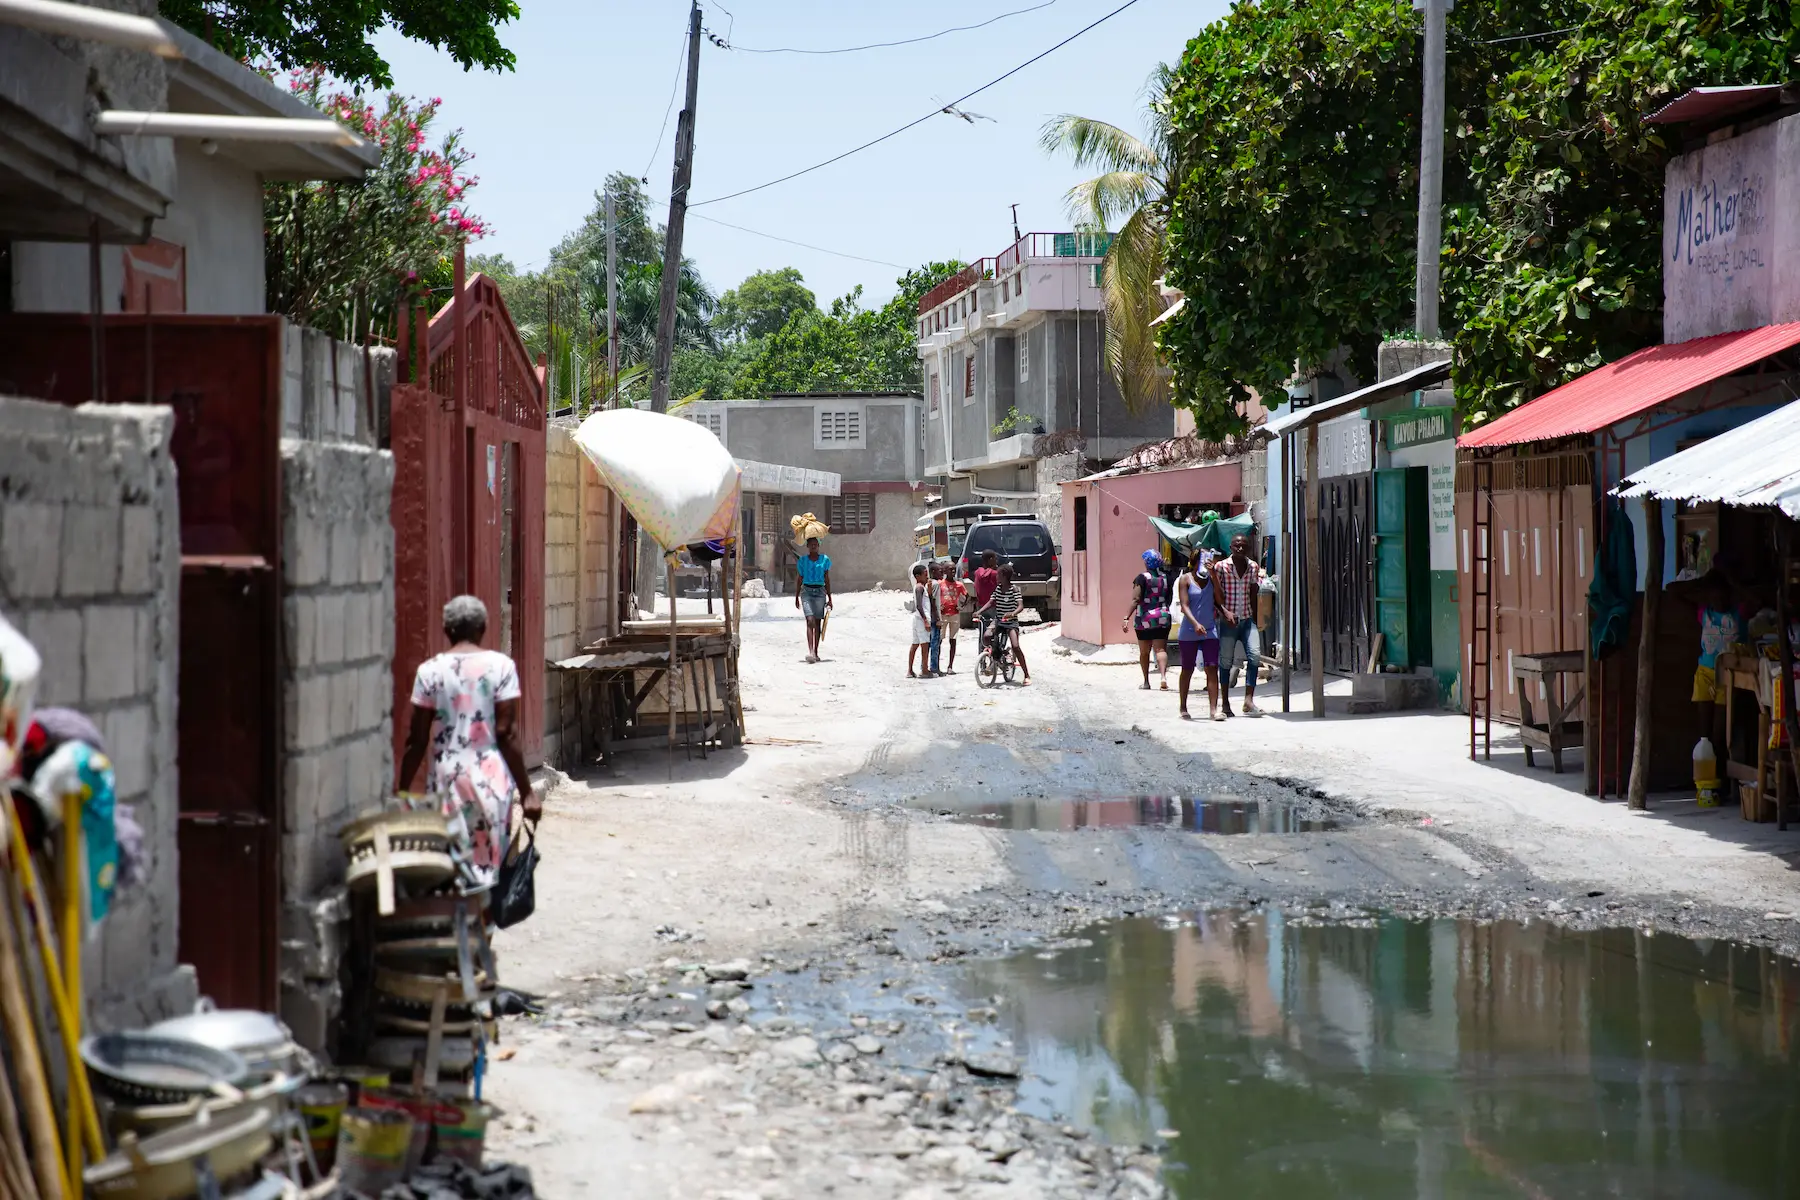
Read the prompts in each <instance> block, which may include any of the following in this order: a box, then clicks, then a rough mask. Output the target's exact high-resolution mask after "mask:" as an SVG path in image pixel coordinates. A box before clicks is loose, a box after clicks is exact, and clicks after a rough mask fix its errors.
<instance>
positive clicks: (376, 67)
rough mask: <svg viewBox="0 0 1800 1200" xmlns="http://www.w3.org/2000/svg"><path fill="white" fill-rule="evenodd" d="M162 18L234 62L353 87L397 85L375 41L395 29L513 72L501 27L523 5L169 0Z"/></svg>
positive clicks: (474, 0) (470, 64)
mask: <svg viewBox="0 0 1800 1200" xmlns="http://www.w3.org/2000/svg"><path fill="white" fill-rule="evenodd" d="M161 14H162V15H163V16H164V17H166V18H168V19H169V20H171V21H173V22H175V23H176V24H177V25H180V26H181V27H182V28H184V29H186V30H188V31H189V32H191V33H193V34H194V35H196V36H198V37H201V38H204V39H206V40H207V41H208V42H211V43H212V44H213V45H214V46H217V47H218V48H219V49H221V50H223V51H225V52H226V53H227V54H229V55H231V56H232V57H233V58H237V59H245V60H250V61H260V60H269V61H272V62H274V63H275V65H276V66H278V67H282V68H288V67H312V66H318V67H322V68H324V69H325V70H326V71H327V72H329V73H330V74H331V75H332V76H334V77H335V78H337V79H341V80H344V81H345V82H347V83H353V84H357V83H367V84H372V85H374V86H375V87H380V88H389V87H393V86H394V78H393V73H392V72H391V71H390V70H389V69H388V64H387V61H386V60H385V59H383V58H382V57H381V55H379V54H377V53H376V52H375V45H374V42H373V40H372V37H373V35H374V34H375V32H376V31H377V30H380V29H382V28H383V27H385V26H388V25H392V26H393V27H394V28H395V29H397V30H399V31H400V33H401V34H402V35H403V36H405V37H408V38H411V39H412V40H413V41H416V42H424V43H425V44H426V45H428V46H435V47H436V48H437V49H439V50H442V51H444V52H445V53H447V54H448V55H450V57H451V58H453V59H455V60H456V61H457V62H458V63H461V64H462V67H463V69H464V70H472V69H473V68H475V67H485V68H487V69H488V70H491V71H510V70H512V69H513V65H514V59H513V52H512V51H511V50H508V49H507V48H506V47H505V46H503V45H501V44H500V34H499V29H498V27H499V26H500V25H502V24H504V23H506V22H507V21H513V20H517V19H518V16H519V6H518V4H517V3H516V0H162V5H161Z"/></svg>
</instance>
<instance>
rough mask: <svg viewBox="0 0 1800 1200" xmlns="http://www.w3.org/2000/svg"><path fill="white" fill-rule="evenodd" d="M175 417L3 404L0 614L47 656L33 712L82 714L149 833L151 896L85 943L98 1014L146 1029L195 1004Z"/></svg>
mask: <svg viewBox="0 0 1800 1200" xmlns="http://www.w3.org/2000/svg"><path fill="white" fill-rule="evenodd" d="M173 428H174V414H173V413H172V412H171V410H169V409H167V408H159V407H144V406H136V405H95V404H86V405H82V406H81V407H80V408H75V409H71V408H64V407H62V406H60V405H54V404H42V403H38V402H36V401H31V400H17V399H10V398H0V612H4V613H5V615H6V618H7V620H9V621H10V622H12V623H13V625H14V626H16V627H17V628H19V629H20V630H21V631H22V632H23V633H24V634H25V635H26V636H27V637H28V638H30V639H31V640H32V642H33V643H34V644H35V645H36V647H37V649H38V652H39V653H40V655H41V656H42V657H43V660H44V669H43V676H42V679H41V681H40V686H39V689H38V697H37V699H38V703H39V704H41V705H61V706H67V707H70V708H76V709H79V710H81V711H82V712H85V713H87V714H88V716H89V717H91V718H92V719H93V721H94V723H95V724H96V725H98V726H99V728H100V732H101V734H102V736H103V737H105V739H106V743H107V750H108V752H109V753H110V755H111V757H112V760H113V769H114V773H115V776H116V782H117V788H118V800H119V802H120V803H122V804H130V805H132V806H133V807H134V808H135V809H136V815H137V819H138V822H139V823H140V824H141V825H142V826H143V828H144V834H145V850H146V854H147V858H148V864H147V866H148V870H147V875H146V882H145V884H144V886H143V887H142V888H140V889H138V890H135V891H133V892H130V893H127V894H124V895H122V896H121V897H120V898H119V900H118V903H117V904H116V905H115V907H114V909H113V911H112V912H111V913H110V914H109V915H108V917H107V918H106V921H105V922H104V924H103V925H102V926H101V927H100V929H99V931H98V934H97V936H96V938H95V939H94V941H92V942H91V943H90V944H89V947H88V951H87V955H88V957H87V959H86V962H85V965H84V969H85V971H86V987H87V993H88V1010H89V1015H90V1017H91V1018H92V1020H93V1021H94V1023H95V1024H96V1025H97V1026H98V1027H100V1028H108V1029H112V1028H122V1027H128V1026H138V1025H142V1024H144V1023H147V1022H150V1021H154V1020H159V1019H161V1018H163V1017H166V1016H172V1015H175V1014H178V1013H182V1012H186V1011H188V1010H189V1009H191V1008H192V1006H193V1003H194V1000H195V996H196V987H195V981H194V976H193V972H192V971H191V970H189V969H184V968H182V967H180V966H179V965H178V963H177V962H176V947H177V935H178V928H177V922H178V917H179V905H178V889H179V883H180V872H179V862H178V858H177V851H176V816H177V811H178V808H177V806H178V799H177V791H176V726H175V721H176V682H177V675H176V673H177V669H178V665H179V662H180V656H179V646H178V638H179V631H180V589H181V526H180V509H179V505H178V502H177V498H176V491H175V464H174V461H173V459H172V458H171V456H170V453H169V437H170V433H171V432H172V430H173Z"/></svg>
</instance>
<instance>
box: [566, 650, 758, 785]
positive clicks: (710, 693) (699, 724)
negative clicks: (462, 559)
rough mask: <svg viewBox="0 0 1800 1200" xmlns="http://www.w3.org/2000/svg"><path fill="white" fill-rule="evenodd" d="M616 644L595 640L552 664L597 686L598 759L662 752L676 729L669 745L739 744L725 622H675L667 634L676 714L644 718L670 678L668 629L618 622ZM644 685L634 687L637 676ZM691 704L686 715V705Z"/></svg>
mask: <svg viewBox="0 0 1800 1200" xmlns="http://www.w3.org/2000/svg"><path fill="white" fill-rule="evenodd" d="M621 624H622V632H621V633H620V634H619V635H618V636H617V637H608V638H601V639H600V640H599V641H597V642H595V643H593V644H592V645H590V646H587V647H585V648H584V650H583V652H582V653H581V654H578V655H575V656H574V657H573V658H566V659H563V660H562V661H560V662H557V663H555V664H553V666H554V667H555V669H556V670H559V671H573V672H580V673H581V674H582V675H583V676H584V677H585V678H586V679H587V680H588V681H590V682H593V683H595V684H597V685H598V686H599V689H600V702H599V708H600V710H601V711H600V712H599V714H598V721H597V728H596V729H595V734H596V739H597V741H598V743H599V745H598V750H599V752H600V754H601V755H602V756H607V755H611V754H615V753H618V752H619V751H621V750H628V749H636V748H647V747H653V746H665V745H667V744H668V727H669V723H670V722H675V723H676V729H675V733H676V744H677V745H681V746H685V747H687V748H689V749H699V750H700V751H701V753H702V754H704V753H705V752H706V749H707V747H709V746H735V745H737V744H739V743H740V742H741V741H742V740H743V729H742V727H741V726H740V724H739V720H738V715H737V714H738V710H737V694H738V686H739V684H738V678H737V664H736V658H735V656H734V655H733V654H732V646H731V641H732V638H731V634H730V633H729V632H728V631H727V628H726V624H725V618H724V617H723V616H715V617H700V616H695V617H683V618H681V619H680V620H679V621H678V622H676V626H675V641H676V654H675V664H674V669H675V670H676V672H677V673H678V681H679V682H678V684H677V687H676V688H675V689H674V690H675V691H676V692H677V693H678V694H679V695H680V696H681V697H682V699H681V700H680V701H678V708H679V709H681V710H683V711H676V712H670V713H657V712H646V711H644V705H645V701H647V700H649V699H650V698H651V697H652V696H654V695H655V694H657V691H658V689H659V687H662V686H664V685H665V679H666V676H667V675H668V673H669V670H670V663H669V632H668V631H669V622H668V621H666V620H662V621H655V620H651V621H625V622H622V623H621ZM640 674H644V675H645V676H646V677H645V678H643V679H642V680H640V679H639V675H640ZM688 696H692V697H693V701H694V704H693V707H692V708H689V707H688V705H687V702H686V697H688Z"/></svg>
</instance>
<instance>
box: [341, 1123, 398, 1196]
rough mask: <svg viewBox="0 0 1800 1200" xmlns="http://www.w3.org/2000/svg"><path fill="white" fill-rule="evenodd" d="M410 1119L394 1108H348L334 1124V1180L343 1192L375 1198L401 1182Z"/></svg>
mask: <svg viewBox="0 0 1800 1200" xmlns="http://www.w3.org/2000/svg"><path fill="white" fill-rule="evenodd" d="M412 1141H413V1119H412V1118H411V1117H410V1116H408V1115H407V1114H406V1113H404V1112H401V1111H400V1110H399V1109H396V1108H352V1109H347V1110H346V1111H345V1112H344V1115H343V1117H342V1119H341V1120H340V1122H339V1124H338V1149H337V1167H338V1177H339V1180H340V1181H341V1182H342V1184H343V1187H344V1190H345V1191H347V1192H353V1193H354V1192H360V1193H362V1194H363V1195H365V1196H379V1195H380V1194H381V1192H382V1190H383V1189H385V1188H390V1187H393V1186H394V1185H395V1184H397V1183H401V1182H403V1181H405V1179H406V1177H407V1176H408V1175H410V1174H411V1173H412V1172H411V1168H409V1167H408V1166H407V1163H406V1156H407V1150H408V1149H409V1148H410V1147H411V1145H412Z"/></svg>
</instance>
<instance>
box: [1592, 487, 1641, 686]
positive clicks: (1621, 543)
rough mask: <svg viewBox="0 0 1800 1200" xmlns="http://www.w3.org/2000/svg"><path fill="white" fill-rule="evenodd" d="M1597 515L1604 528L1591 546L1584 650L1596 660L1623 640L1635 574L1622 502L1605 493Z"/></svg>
mask: <svg viewBox="0 0 1800 1200" xmlns="http://www.w3.org/2000/svg"><path fill="white" fill-rule="evenodd" d="M1600 519H1601V521H1602V523H1603V525H1604V527H1605V530H1606V532H1605V533H1604V534H1603V535H1602V536H1601V538H1600V544H1599V545H1597V546H1596V547H1594V582H1593V583H1591V584H1589V585H1588V608H1589V609H1590V610H1591V611H1590V613H1589V618H1588V653H1589V655H1591V656H1592V657H1593V658H1594V659H1596V660H1599V659H1603V658H1605V657H1607V656H1608V655H1610V654H1611V653H1612V652H1613V651H1614V650H1617V649H1618V648H1619V647H1620V646H1621V645H1622V644H1624V641H1625V633H1626V630H1627V629H1629V628H1630V626H1631V602H1632V600H1633V598H1635V597H1636V595H1637V577H1638V571H1637V535H1636V533H1635V532H1634V530H1633V529H1632V525H1631V519H1630V518H1629V517H1628V516H1626V514H1625V505H1624V504H1623V503H1621V502H1620V501H1619V499H1618V498H1617V497H1615V496H1607V497H1606V498H1605V499H1604V500H1603V501H1602V502H1601V517H1600Z"/></svg>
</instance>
